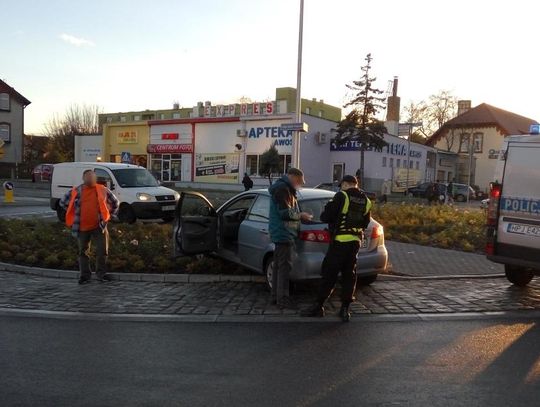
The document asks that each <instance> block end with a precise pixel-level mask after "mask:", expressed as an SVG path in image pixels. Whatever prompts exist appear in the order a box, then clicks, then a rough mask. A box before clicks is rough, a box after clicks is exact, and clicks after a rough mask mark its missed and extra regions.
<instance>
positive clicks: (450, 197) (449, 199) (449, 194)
mask: <svg viewBox="0 0 540 407" xmlns="http://www.w3.org/2000/svg"><path fill="white" fill-rule="evenodd" d="M454 193H455V191H454V180H452V181H450V182H449V183H448V185H447V186H446V203H447V204H448V205H453V204H454Z"/></svg>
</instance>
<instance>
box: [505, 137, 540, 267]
mask: <svg viewBox="0 0 540 407" xmlns="http://www.w3.org/2000/svg"><path fill="white" fill-rule="evenodd" d="M539 157H540V142H530V141H528V142H513V141H510V142H509V143H508V150H507V155H506V165H505V168H504V174H503V182H502V192H501V200H500V206H499V208H500V212H499V213H500V215H499V223H498V228H497V254H498V255H502V256H508V257H515V258H521V259H523V260H527V261H533V262H538V263H539V265H540V160H539Z"/></svg>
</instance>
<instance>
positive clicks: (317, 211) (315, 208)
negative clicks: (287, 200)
mask: <svg viewBox="0 0 540 407" xmlns="http://www.w3.org/2000/svg"><path fill="white" fill-rule="evenodd" d="M329 200H330V198H318V199H308V200H302V201H300V202H298V206H299V207H300V210H301V211H302V212H307V213H310V214H311V215H313V220H312V221H311V222H310V223H324V222H321V213H322V212H323V210H324V206H325V205H326V204H327V203H328V201H329Z"/></svg>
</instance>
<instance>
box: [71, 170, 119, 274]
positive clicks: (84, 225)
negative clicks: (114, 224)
mask: <svg viewBox="0 0 540 407" xmlns="http://www.w3.org/2000/svg"><path fill="white" fill-rule="evenodd" d="M60 206H61V207H62V208H64V209H65V210H66V225H67V226H68V227H70V228H71V233H72V234H73V236H75V237H76V238H77V240H78V243H79V270H80V272H81V274H80V277H79V284H86V283H89V282H90V279H91V275H92V271H91V270H90V259H89V257H88V255H89V252H90V245H91V242H92V240H93V241H94V244H95V246H96V275H97V279H98V280H99V281H102V282H105V281H110V277H109V276H108V275H107V273H106V262H107V255H108V249H109V232H108V231H107V223H108V222H109V220H110V219H111V215H115V214H116V213H117V212H118V206H119V203H118V199H116V197H115V196H114V194H113V193H112V192H111V191H110V190H109V189H108V188H107V187H105V186H103V185H100V184H98V183H97V177H96V173H95V172H94V171H93V170H90V169H88V170H85V171H84V173H83V184H81V185H79V186H78V187H74V188H73V189H71V190H70V191H69V192H68V193H67V194H66V195H65V196H64V198H63V199H62V200H61V201H60Z"/></svg>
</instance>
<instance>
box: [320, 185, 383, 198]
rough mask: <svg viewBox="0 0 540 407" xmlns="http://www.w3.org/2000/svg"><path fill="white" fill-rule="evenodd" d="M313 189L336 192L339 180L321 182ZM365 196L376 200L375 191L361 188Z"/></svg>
mask: <svg viewBox="0 0 540 407" xmlns="http://www.w3.org/2000/svg"><path fill="white" fill-rule="evenodd" d="M314 188H315V189H324V190H325V191H332V192H338V191H339V182H323V183H322V184H319V185H316V186H315V187H314ZM361 191H363V192H364V193H365V194H366V196H367V197H368V198H369V199H370V200H371V201H372V202H375V201H376V200H377V194H376V193H375V192H369V191H364V190H363V189H361Z"/></svg>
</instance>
